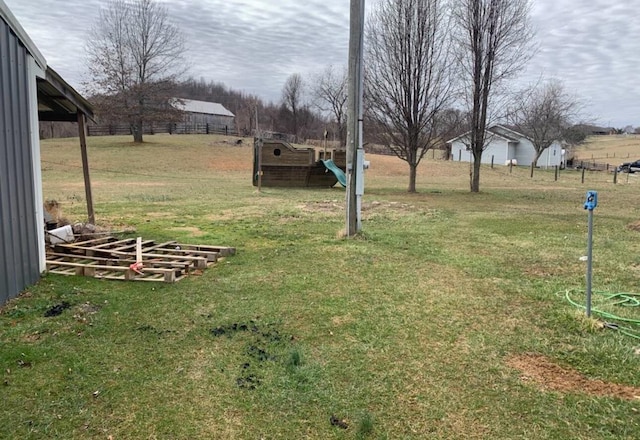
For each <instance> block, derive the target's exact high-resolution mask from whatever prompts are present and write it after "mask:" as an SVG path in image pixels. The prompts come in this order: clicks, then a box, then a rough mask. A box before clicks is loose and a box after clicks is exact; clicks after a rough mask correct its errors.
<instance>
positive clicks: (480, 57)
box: [453, 0, 533, 192]
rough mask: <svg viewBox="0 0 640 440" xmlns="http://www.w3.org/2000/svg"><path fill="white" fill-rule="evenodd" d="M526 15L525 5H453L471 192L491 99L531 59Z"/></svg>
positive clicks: (457, 0) (522, 1)
mask: <svg viewBox="0 0 640 440" xmlns="http://www.w3.org/2000/svg"><path fill="white" fill-rule="evenodd" d="M529 10H530V6H529V1H528V0H453V17H454V23H455V24H454V33H453V35H454V41H455V43H456V46H457V59H458V67H459V69H460V70H459V73H460V75H461V79H462V82H463V89H462V90H463V91H464V93H463V99H464V101H465V105H466V107H467V110H468V112H469V127H468V128H469V130H470V133H469V142H470V145H469V147H470V150H471V152H472V154H473V167H472V172H471V176H470V186H471V192H479V191H480V164H481V161H482V152H483V151H484V149H485V147H486V132H485V130H486V128H487V120H488V117H489V114H490V112H491V109H490V104H491V103H490V100H491V98H492V93H495V92H496V89H497V88H498V87H500V85H501V83H502V82H504V81H505V80H506V79H508V78H510V77H512V76H513V75H514V74H515V73H517V72H518V71H519V70H520V69H521V68H522V67H523V66H524V64H525V63H526V62H527V61H528V60H529V59H530V57H531V56H532V54H533V51H532V46H531V41H532V37H533V31H532V28H531V25H530V22H529Z"/></svg>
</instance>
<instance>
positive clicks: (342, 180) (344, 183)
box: [322, 159, 347, 188]
mask: <svg viewBox="0 0 640 440" xmlns="http://www.w3.org/2000/svg"><path fill="white" fill-rule="evenodd" d="M322 163H323V164H324V166H325V167H327V169H328V170H329V171H331V172H332V173H333V174H335V176H336V177H337V178H338V182H340V185H342V186H343V187H345V188H346V187H347V176H346V174H345V173H344V171H342V170H341V169H340V168H338V165H336V164H335V163H334V162H333V160H331V159H329V160H323V161H322Z"/></svg>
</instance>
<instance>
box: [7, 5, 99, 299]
mask: <svg viewBox="0 0 640 440" xmlns="http://www.w3.org/2000/svg"><path fill="white" fill-rule="evenodd" d="M85 115H88V116H89V117H92V116H93V110H92V108H91V106H90V104H89V103H88V102H87V101H86V100H84V98H82V97H81V96H80V95H79V94H78V93H77V92H75V90H73V88H72V87H71V86H69V85H68V84H67V83H66V82H64V80H62V78H60V76H59V75H58V74H56V73H55V72H54V71H53V70H51V69H50V68H48V67H47V63H46V60H45V59H44V57H43V56H42V54H41V53H40V52H39V51H38V49H37V48H36V46H35V45H34V44H33V42H32V41H31V39H30V38H29V36H28V35H27V34H26V32H25V31H24V29H23V28H22V26H20V24H19V23H18V21H17V20H16V18H15V17H14V16H13V14H12V13H11V11H10V10H9V8H8V7H7V5H6V4H5V3H4V1H2V0H0V305H1V304H4V303H5V302H6V301H7V300H9V299H10V298H13V297H15V296H17V295H18V294H19V293H20V292H21V291H22V290H24V289H25V287H27V286H29V285H31V284H33V283H35V282H36V281H38V279H39V277H40V274H41V273H42V272H43V271H44V270H45V268H46V266H45V241H44V217H43V197H42V175H41V169H40V140H39V137H38V135H39V130H38V121H39V119H40V120H53V121H55V120H67V121H69V120H76V121H78V122H83V121H84V117H85ZM79 125H80V126H82V127H83V128H84V124H83V123H81V124H79ZM81 137H82V136H81Z"/></svg>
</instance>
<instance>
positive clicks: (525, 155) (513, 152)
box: [447, 125, 564, 168]
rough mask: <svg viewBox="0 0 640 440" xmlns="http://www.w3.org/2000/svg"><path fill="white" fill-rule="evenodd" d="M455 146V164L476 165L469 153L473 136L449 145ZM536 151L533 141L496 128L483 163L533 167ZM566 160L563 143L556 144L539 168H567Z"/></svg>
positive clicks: (489, 133) (491, 129) (489, 131)
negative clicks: (515, 164)
mask: <svg viewBox="0 0 640 440" xmlns="http://www.w3.org/2000/svg"><path fill="white" fill-rule="evenodd" d="M447 143H448V144H450V145H451V157H452V160H454V161H461V162H472V161H473V154H472V152H471V150H470V149H469V133H465V134H463V135H460V136H458V137H456V138H453V139H451V140H449V141H447ZM535 154H536V150H535V148H534V147H533V143H532V142H531V139H529V138H528V137H527V136H525V135H524V134H522V133H518V132H517V131H515V130H512V129H510V128H507V127H505V126H504V125H494V126H492V127H489V128H488V129H487V130H486V147H485V149H484V152H483V153H482V163H484V164H490V163H491V161H492V160H493V163H494V164H505V163H508V161H510V160H513V159H515V160H516V162H517V164H518V165H526V166H531V162H533V158H534V157H535ZM563 163H564V156H563V149H562V145H561V144H560V141H554V142H553V143H552V144H551V145H550V146H549V148H547V149H546V150H544V151H543V152H542V155H541V156H540V158H539V159H538V163H537V165H538V166H539V167H543V168H549V167H554V166H556V165H563Z"/></svg>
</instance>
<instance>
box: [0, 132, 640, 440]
mask: <svg viewBox="0 0 640 440" xmlns="http://www.w3.org/2000/svg"><path fill="white" fill-rule="evenodd" d="M235 140H236V138H224V137H216V136H198V135H193V136H168V135H166V136H161V135H157V136H149V137H148V138H147V143H145V144H143V145H141V146H137V145H133V144H131V143H130V139H129V138H124V137H111V138H108V137H104V138H89V160H90V162H91V178H92V182H93V191H94V192H93V198H94V203H95V209H96V217H97V219H98V223H99V224H100V225H102V226H105V227H109V228H110V229H112V230H114V231H129V232H125V233H123V235H122V236H126V237H135V236H143V237H145V238H149V239H154V240H162V241H164V240H178V241H180V242H185V243H197V244H211V245H223V246H233V247H236V248H237V254H236V255H234V256H231V257H228V258H226V259H225V260H223V261H221V262H219V263H218V264H217V265H216V266H214V267H212V268H209V269H207V270H205V271H204V272H203V273H202V274H201V275H196V276H190V277H188V278H187V279H184V280H182V281H180V282H178V283H176V284H162V283H159V284H155V283H136V282H118V281H104V280H95V279H91V278H82V277H64V276H58V275H47V276H45V277H44V278H43V279H42V281H41V282H40V283H38V285H36V286H33V288H31V289H28V291H26V292H24V293H23V295H21V297H19V298H18V299H16V300H13V301H11V302H10V303H9V304H7V305H6V306H5V307H4V308H3V309H2V312H1V314H0V341H1V345H0V367H1V368H2V373H1V374H2V380H3V383H4V385H0V393H1V395H2V402H3V405H2V410H1V411H0V433H2V434H0V436H2V437H3V438H16V439H44V438H46V439H87V438H91V439H276V438H280V439H299V438H309V439H425V438H429V439H569V438H570V439H637V438H640V422H639V415H638V413H639V411H640V400H639V398H640V355H639V353H640V348H638V347H639V345H640V342H639V340H638V339H637V337H636V335H638V334H640V332H637V331H636V328H635V325H634V323H633V322H628V323H625V322H623V321H618V323H619V324H620V325H621V327H620V329H619V330H615V329H611V328H607V327H605V328H603V326H602V322H601V321H598V320H596V319H587V318H586V317H585V316H584V310H582V309H580V308H579V307H576V306H575V305H572V304H570V303H569V302H568V301H567V300H566V298H565V293H566V292H567V291H569V293H570V294H571V297H572V298H573V299H574V300H575V301H576V303H577V304H578V305H580V304H582V303H583V302H584V294H583V293H582V290H583V289H584V284H585V270H586V267H585V263H584V262H583V261H581V260H580V258H581V257H582V256H583V255H584V254H585V249H586V232H587V214H586V211H584V209H583V206H582V205H583V202H584V197H585V193H586V191H587V190H597V191H598V193H599V205H598V207H597V208H596V210H595V212H594V218H595V221H594V247H593V249H594V278H593V285H594V289H595V290H596V291H597V292H595V293H594V307H597V308H602V309H604V308H606V310H608V311H609V312H610V313H613V314H616V315H619V316H623V317H626V318H628V319H631V320H636V319H640V310H637V309H638V308H637V307H635V308H634V307H623V306H621V305H611V304H605V303H604V302H605V301H604V299H603V298H604V297H603V295H601V292H606V293H611V294H613V293H617V292H632V293H633V292H638V291H640V255H639V254H638V238H639V234H640V233H639V232H638V230H639V229H640V222H639V220H640V206H639V205H638V190H639V189H640V181H639V180H638V177H637V176H635V175H629V176H627V175H624V176H619V180H618V184H616V185H614V184H613V182H612V180H613V175H612V173H606V172H590V171H587V172H586V174H585V183H584V184H583V183H582V182H581V178H582V173H581V172H578V171H569V170H566V171H565V170H563V171H561V172H560V175H559V176H558V179H557V180H556V179H555V175H554V171H553V170H549V171H546V170H536V172H535V174H534V177H533V178H530V175H529V172H530V171H529V169H528V168H520V167H516V168H514V169H513V171H512V172H511V173H510V172H509V170H508V168H506V167H503V166H496V167H495V168H494V169H491V168H490V167H488V166H487V167H484V168H483V169H482V174H481V190H482V191H481V193H479V194H470V193H469V189H468V188H469V168H468V165H465V164H460V163H452V162H443V161H437V160H432V159H431V158H430V157H429V156H428V157H427V159H425V161H424V162H423V164H422V165H421V167H420V169H419V172H418V181H417V188H418V191H419V192H418V193H417V194H408V193H407V192H406V187H407V184H408V178H407V174H408V173H407V167H406V164H405V163H404V162H401V161H399V160H398V159H396V158H393V157H388V156H376V155H370V156H368V157H367V159H368V160H370V161H371V168H370V169H369V170H367V172H366V194H365V196H364V200H363V231H362V233H361V234H360V235H359V236H358V237H356V238H353V239H344V238H342V236H341V231H342V230H343V229H344V190H343V189H342V188H331V189H313V190H311V189H274V188H263V189H262V191H261V192H257V191H256V188H254V187H253V186H252V185H251V172H252V171H251V166H252V164H251V158H252V152H251V147H250V145H248V143H249V142H250V140H249V139H245V140H244V143H243V144H241V145H236V144H235ZM595 142H596V141H593V143H590V144H588V146H587V149H585V150H584V151H583V152H581V154H585V155H589V158H590V155H591V154H592V153H591V151H594V152H595V151H598V152H604V154H605V155H606V154H611V155H613V152H614V151H617V150H616V145H613V144H610V145H609V147H608V148H607V149H606V150H602V149H599V147H597V145H596V143H595ZM42 148H43V151H42V169H43V180H44V195H45V198H47V199H55V200H57V201H58V202H59V203H60V205H61V208H62V211H63V214H64V215H65V216H66V217H67V218H68V219H69V220H71V221H75V220H83V219H84V217H85V216H86V213H85V205H84V203H85V202H84V197H85V196H84V188H83V179H82V170H81V160H80V152H79V147H78V143H77V139H62V140H48V141H44V142H43V146H42ZM624 148H632V147H628V146H627V147H624ZM621 151H622V150H620V152H619V153H617V156H618V157H619V156H620V155H622V154H625V155H626V154H630V155H631V156H632V157H633V156H634V153H633V151H632V150H629V151H628V152H625V153H622V152H621ZM597 155H598V157H599V156H600V153H598V154H597ZM635 156H638V158H640V154H636V155H635ZM132 229H135V232H131V230H132ZM629 298H631V300H630V301H628V302H627V303H625V305H627V306H632V305H634V303H633V298H634V297H633V296H629ZM617 299H619V297H616V300H617ZM63 302H67V303H68V304H69V306H70V307H69V308H68V309H66V310H64V311H63V312H62V313H61V314H60V315H58V316H53V317H45V316H44V315H45V312H46V311H47V310H49V309H50V308H51V307H52V306H54V305H56V304H61V303H63ZM623 327H624V328H623ZM626 328H628V329H629V330H628V331H627V330H625V329H626Z"/></svg>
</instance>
